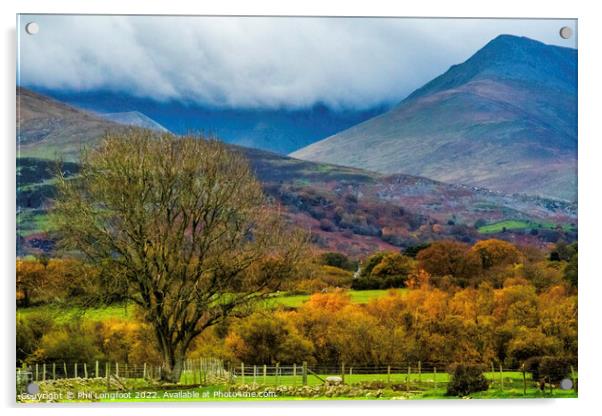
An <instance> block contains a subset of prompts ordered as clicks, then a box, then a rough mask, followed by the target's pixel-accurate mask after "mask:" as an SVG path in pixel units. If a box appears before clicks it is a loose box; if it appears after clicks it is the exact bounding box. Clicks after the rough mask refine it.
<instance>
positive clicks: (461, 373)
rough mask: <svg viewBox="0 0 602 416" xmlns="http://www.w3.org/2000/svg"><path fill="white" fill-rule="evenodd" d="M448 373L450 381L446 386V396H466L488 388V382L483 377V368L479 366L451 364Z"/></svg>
mask: <svg viewBox="0 0 602 416" xmlns="http://www.w3.org/2000/svg"><path fill="white" fill-rule="evenodd" d="M449 372H450V374H451V380H450V382H449V384H448V385H447V395H448V396H468V395H469V394H471V393H476V392H479V391H486V390H487V389H488V388H489V382H488V381H487V379H486V378H485V376H484V375H483V373H484V372H485V367H484V366H482V365H480V364H459V363H457V364H453V365H452V366H451V367H450V369H449Z"/></svg>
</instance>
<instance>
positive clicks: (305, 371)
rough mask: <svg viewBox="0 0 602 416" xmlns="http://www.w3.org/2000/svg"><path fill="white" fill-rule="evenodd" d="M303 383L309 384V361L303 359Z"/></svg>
mask: <svg viewBox="0 0 602 416" xmlns="http://www.w3.org/2000/svg"><path fill="white" fill-rule="evenodd" d="M303 385H304V386H307V361H303Z"/></svg>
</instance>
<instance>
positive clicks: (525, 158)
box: [291, 35, 577, 201]
mask: <svg viewBox="0 0 602 416" xmlns="http://www.w3.org/2000/svg"><path fill="white" fill-rule="evenodd" d="M291 156H292V157H295V158H299V159H305V160H311V161H320V162H325V163H337V164H341V165H346V166H355V167H361V168H363V169H368V170H373V171H377V172H381V173H385V174H393V173H405V174H410V175H419V176H425V177H428V178H432V179H436V180H441V181H444V182H449V183H461V184H467V185H472V186H478V187H486V188H490V189H493V190H498V191H502V192H505V193H526V194H531V195H539V196H544V197H551V198H560V199H564V200H568V201H576V199H577V51H576V50H575V49H569V48H562V47H558V46H550V45H545V44H543V43H541V42H537V41H534V40H531V39H528V38H524V37H516V36H510V35H501V36H499V37H497V38H495V39H493V40H492V41H490V42H489V43H488V44H487V45H486V46H485V47H483V48H482V49H481V50H479V51H478V52H477V53H475V54H474V55H473V56H472V57H470V58H469V59H468V60H467V61H466V62H464V63H462V64H460V65H455V66H452V67H451V68H450V69H449V70H448V71H447V72H445V73H444V74H443V75H441V76H439V77H437V78H435V79H434V80H432V81H430V82H429V83H427V84H426V85H424V86H423V87H421V88H419V89H418V90H416V91H415V92H413V93H412V94H410V95H409V96H408V97H407V98H406V99H404V100H403V101H402V102H401V103H400V104H398V105H397V106H395V107H394V108H392V109H391V110H390V111H388V112H386V113H384V114H382V115H379V116H376V117H374V118H372V119H370V120H367V121H365V122H363V123H360V124H358V125H356V126H354V127H351V128H349V129H347V130H345V131H342V132H339V133H337V134H335V135H333V136H331V137H328V138H326V139H324V140H321V141H319V142H316V143H313V144H311V145H309V146H307V147H305V148H303V149H300V150H298V151H295V152H293V153H291Z"/></svg>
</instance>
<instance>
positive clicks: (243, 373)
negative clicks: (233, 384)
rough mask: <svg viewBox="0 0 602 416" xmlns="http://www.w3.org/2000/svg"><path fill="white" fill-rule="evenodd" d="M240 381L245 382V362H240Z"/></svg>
mask: <svg viewBox="0 0 602 416" xmlns="http://www.w3.org/2000/svg"><path fill="white" fill-rule="evenodd" d="M240 382H241V383H242V384H245V363H243V362H241V363H240Z"/></svg>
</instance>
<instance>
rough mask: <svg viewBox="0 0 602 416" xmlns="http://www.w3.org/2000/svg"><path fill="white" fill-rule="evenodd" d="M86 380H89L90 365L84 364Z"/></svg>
mask: <svg viewBox="0 0 602 416" xmlns="http://www.w3.org/2000/svg"><path fill="white" fill-rule="evenodd" d="M84 378H88V364H87V363H84Z"/></svg>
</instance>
